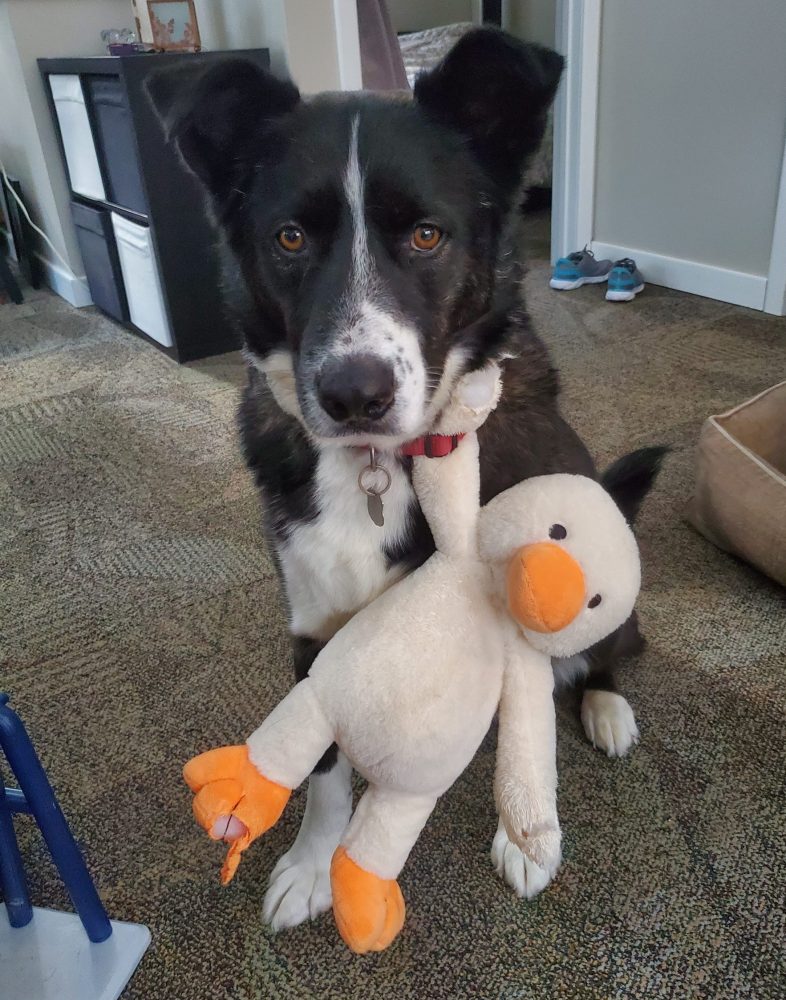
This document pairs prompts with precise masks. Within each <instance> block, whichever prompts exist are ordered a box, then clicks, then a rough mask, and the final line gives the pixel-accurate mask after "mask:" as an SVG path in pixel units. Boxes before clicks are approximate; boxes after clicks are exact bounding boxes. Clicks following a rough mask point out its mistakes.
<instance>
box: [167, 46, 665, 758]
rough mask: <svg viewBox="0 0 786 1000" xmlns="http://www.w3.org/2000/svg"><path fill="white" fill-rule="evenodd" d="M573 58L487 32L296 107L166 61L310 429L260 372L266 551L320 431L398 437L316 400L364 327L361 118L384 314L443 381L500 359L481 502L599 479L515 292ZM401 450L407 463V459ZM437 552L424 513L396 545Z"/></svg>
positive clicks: (192, 159)
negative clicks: (429, 236) (338, 418)
mask: <svg viewBox="0 0 786 1000" xmlns="http://www.w3.org/2000/svg"><path fill="white" fill-rule="evenodd" d="M562 66H563V60H562V58H561V57H560V56H558V55H557V54H556V53H554V52H550V51H549V50H547V49H543V48H541V47H539V46H534V45H526V44H524V43H522V42H519V41H516V40H515V39H512V38H510V37H509V36H506V35H504V34H503V33H501V32H499V31H495V30H477V31H474V32H470V33H469V34H467V35H466V36H464V37H463V38H462V39H461V41H459V42H458V44H457V45H456V46H455V48H454V49H453V50H452V51H451V52H450V53H449V54H448V55H447V56H446V58H445V59H444V60H443V62H442V63H441V64H440V65H439V66H438V67H437V68H435V69H434V70H432V71H430V72H428V73H425V74H423V75H421V76H420V77H419V79H418V81H417V84H416V87H415V94H414V100H411V101H410V100H403V99H402V100H391V99H387V98H385V99H383V98H378V97H375V96H373V95H368V94H365V95H347V96H344V95H342V96H338V95H332V96H323V97H319V98H316V99H314V100H311V101H308V102H306V101H301V99H300V95H299V94H298V91H297V88H296V87H295V86H294V85H293V84H291V83H289V82H285V81H280V80H277V79H276V78H274V77H273V76H272V75H270V74H269V73H266V72H263V71H261V70H259V69H258V68H256V67H254V66H251V65H250V64H248V63H246V62H243V61H242V60H228V61H226V62H224V63H223V64H222V65H220V66H218V67H216V68H214V69H211V70H209V71H208V72H207V73H206V74H205V75H203V76H201V77H199V78H197V79H191V80H190V81H189V86H188V87H187V88H182V87H181V86H179V85H178V86H175V85H173V82H172V78H168V77H166V76H165V75H163V74H162V75H161V76H160V77H159V78H157V79H156V80H155V81H154V83H153V84H152V85H151V87H150V96H151V100H152V101H153V103H154V105H155V106H156V108H157V110H158V112H159V115H160V117H161V119H162V122H163V123H164V127H165V128H166V130H167V133H168V135H169V136H170V138H171V140H172V142H174V143H175V144H176V146H177V148H178V150H179V151H180V154H181V156H182V158H183V159H184V161H185V162H186V164H187V165H188V166H189V168H190V169H191V170H192V171H193V172H194V173H195V174H196V175H197V176H198V177H199V178H200V179H201V180H202V182H203V184H204V185H205V188H206V190H207V191H208V193H209V196H210V205H211V207H212V211H213V214H214V216H215V218H216V220H217V221H218V222H219V223H220V231H221V234H222V236H223V239H224V241H225V244H226V251H227V253H226V268H225V275H226V277H225V285H226V287H225V295H226V299H227V303H228V305H229V307H230V308H231V309H232V311H233V313H234V316H235V318H236V321H237V323H238V326H239V328H240V330H241V331H242V333H243V335H244V339H245V344H246V347H247V350H248V352H249V354H250V356H251V357H252V358H253V359H254V360H255V363H256V364H262V365H264V363H265V360H266V359H267V358H268V357H269V356H270V355H271V353H272V352H279V351H281V352H286V354H287V356H288V357H291V359H292V362H293V372H294V383H295V388H296V393H297V400H298V403H299V405H300V409H301V411H302V418H301V419H302V424H301V421H300V420H299V419H298V418H296V417H293V416H290V415H289V414H288V413H286V412H284V410H282V409H281V407H280V406H279V405H278V403H277V402H276V400H275V399H274V398H273V395H272V393H271V390H270V388H269V385H268V383H267V380H266V379H265V378H264V377H263V376H261V375H260V374H259V373H258V371H256V370H255V368H254V367H253V365H250V366H249V377H248V382H247V385H246V389H245V393H244V398H243V402H242V405H241V409H240V414H239V424H240V431H241V438H242V442H243V448H244V453H245V457H246V461H247V463H248V465H249V467H250V468H251V470H252V471H253V473H254V476H255V481H256V484H257V487H258V488H259V491H260V494H261V497H262V500H263V509H264V511H265V518H266V526H267V529H268V531H269V534H270V537H271V540H272V542H273V548H274V549H275V548H276V547H277V546H280V545H281V544H282V543H283V542H284V541H285V540H286V538H287V534H288V533H289V532H291V531H292V530H293V526H295V525H297V524H300V523H303V522H308V521H312V520H314V519H315V518H317V517H319V514H320V511H319V509H318V506H317V501H316V499H315V496H314V489H313V483H314V473H315V468H316V463H317V458H318V451H317V448H318V447H319V446H318V445H316V444H315V443H314V438H315V436H316V437H318V438H331V439H333V441H335V440H337V439H339V438H340V437H342V436H344V435H346V434H348V433H350V432H351V433H352V434H355V435H357V434H365V433H368V434H371V433H373V434H374V435H376V436H377V437H378V438H379V437H381V438H383V439H385V440H386V441H388V442H390V445H389V448H390V450H391V451H392V449H394V448H395V447H396V445H397V444H400V443H401V442H402V441H403V440H406V437H404V436H403V435H404V434H405V432H406V429H405V428H402V427H397V426H396V424H395V420H394V418H393V417H391V416H388V415H386V416H384V417H382V418H381V419H379V420H375V421H373V426H372V425H371V424H369V426H362V427H359V426H353V427H351V428H349V429H348V428H347V427H343V426H337V425H334V424H333V423H331V421H330V420H328V417H327V415H326V414H325V413H324V412H323V411H321V410H320V408H319V406H318V404H317V403H316V401H315V400H316V398H317V394H316V385H315V383H316V379H317V377H318V371H319V365H320V364H321V363H323V362H324V359H325V358H327V357H330V356H331V352H335V351H336V348H337V347H339V348H340V346H341V338H342V336H345V335H346V334H345V332H342V330H345V329H346V327H347V324H351V323H356V324H357V322H358V318H357V316H354V315H352V314H351V308H352V307H351V305H350V306H347V304H346V297H345V295H344V292H345V290H346V289H347V288H348V286H349V279H350V273H351V267H352V260H353V257H352V254H353V245H352V232H353V230H352V226H353V220H352V216H351V211H350V205H349V204H348V201H347V198H346V196H345V192H344V189H343V179H344V173H345V170H346V165H347V151H348V148H349V137H350V135H351V134H352V131H353V129H355V130H357V135H358V148H359V156H360V158H361V159H362V162H363V171H364V178H365V199H364V212H365V215H364V218H365V225H366V230H367V237H368V246H369V251H370V253H371V254H372V256H373V260H374V266H375V269H376V274H377V278H378V281H377V285H378V288H379V289H380V290H379V292H378V294H379V295H380V302H381V304H382V305H383V306H384V309H385V310H386V311H387V313H389V314H390V315H393V316H396V317H400V318H401V320H402V321H405V322H406V323H407V324H408V325H409V327H410V328H412V329H414V330H416V331H417V336H418V340H419V348H420V351H421V355H422V359H423V361H424V363H425V365H426V366H427V370H428V372H429V373H434V374H435V376H439V375H440V374H441V373H442V371H443V367H444V364H445V360H446V358H447V356H448V354H449V352H451V351H452V350H453V349H455V348H461V349H462V351H463V356H464V358H465V362H464V370H472V369H473V368H476V367H480V366H482V365H484V364H486V363H487V362H488V361H490V360H492V359H494V360H499V361H501V363H502V364H503V368H504V386H505V389H504V394H503V398H502V400H501V401H500V404H499V406H498V408H497V409H496V411H495V412H494V413H493V414H492V415H491V417H490V418H489V419H488V421H487V422H486V424H485V425H484V426H483V427H482V428H481V431H480V442H481V448H480V454H481V494H482V497H481V498H482V501H483V502H484V503H485V502H487V501H488V500H489V499H490V498H492V497H493V496H495V495H496V494H497V493H499V492H501V491H502V490H504V489H506V488H507V487H509V486H511V485H513V484H514V483H516V482H519V481H520V480H522V479H524V478H527V477H529V476H533V475H541V474H544V473H550V472H560V471H561V472H565V471H567V472H577V473H582V474H584V475H590V476H594V475H595V474H596V473H595V468H594V465H593V462H592V459H591V457H590V455H589V453H588V452H587V449H586V448H585V447H584V445H583V443H582V442H581V440H580V439H579V437H578V436H577V435H576V434H575V432H574V431H573V430H572V429H571V428H570V427H569V426H568V425H567V423H565V421H564V420H563V419H562V417H561V415H560V413H559V409H558V405H557V396H558V391H559V383H558V377H557V373H556V371H555V370H554V368H553V367H552V365H551V362H550V359H549V355H548V352H547V350H546V348H545V346H544V344H543V343H542V341H541V340H540V338H539V337H538V336H537V334H536V333H535V332H534V331H533V330H532V328H531V325H530V322H529V318H528V316H527V314H526V312H525V310H524V307H523V305H522V303H521V282H522V277H523V274H524V265H523V261H522V259H521V255H520V246H521V242H522V241H521V234H520V226H521V223H522V217H521V212H520V211H519V206H520V204H521V199H520V191H519V188H520V181H521V177H522V172H523V170H524V167H525V164H526V160H527V158H528V156H530V155H531V154H532V153H533V152H534V151H535V150H536V149H537V146H538V143H539V142H540V140H541V138H542V135H543V130H544V127H545V121H546V113H547V111H548V107H549V105H550V103H551V101H552V99H553V96H554V93H555V90H556V87H557V84H558V82H559V78H560V74H561V71H562ZM184 89H185V96H184V97H182V96H180V95H181V94H182V93H183V91H184ZM424 219H428V220H430V221H431V222H433V223H435V224H437V225H438V226H439V227H440V228H441V229H442V230H443V231H444V232H445V234H446V237H447V238H446V239H445V240H443V241H442V243H441V244H440V245H439V246H438V247H437V249H436V250H435V251H434V252H433V253H428V254H418V253H416V252H414V251H413V248H412V247H411V242H410V236H411V233H412V231H413V227H414V226H416V225H417V224H418V223H419V222H422V221H423V220H424ZM293 222H295V223H297V225H298V227H301V228H302V229H303V230H304V231H305V232H306V234H307V236H308V240H307V244H306V248H305V249H304V250H303V252H302V253H298V254H296V255H292V254H289V255H287V254H282V252H281V248H280V245H278V244H277V242H276V239H275V236H276V233H277V230H280V227H281V226H283V225H286V224H291V223H293ZM348 310H349V312H350V314H349V315H347V311H348ZM362 332H363V331H362V330H361V333H362ZM332 356H335V354H333V355H332ZM429 391H431V390H429ZM425 429H427V428H425V427H424V428H422V429H421V430H419V431H417V433H422V431H423V430H425ZM410 436H414V434H413V432H412V431H411V430H410ZM656 452H657V454H655V453H656ZM636 454H637V455H638V456H639V457H638V458H636V457H629V458H627V459H625V460H622V461H621V462H620V463H617V464H616V465H615V466H613V467H612V469H610V470H609V472H608V473H607V475H606V477H605V479H604V482H605V483H606V484H607V486H608V488H609V489H610V491H611V492H612V493H613V495H614V496H615V498H616V499H617V500H618V502H619V503H620V505H621V506H622V508H623V510H624V511H625V514H626V516H627V517H629V518H630V519H632V518H633V517H634V516H635V513H636V511H637V510H638V506H639V504H640V502H641V499H642V497H643V495H644V493H645V492H646V490H647V489H648V488H649V485H650V484H651V482H652V479H653V478H654V475H655V474H656V472H657V467H658V464H659V461H660V458H661V457H662V451H659V450H658V449H652V450H650V451H645V452H640V453H636ZM642 456H643V457H642ZM393 460H394V459H392V457H391V461H393ZM399 461H401V462H402V464H403V465H404V468H405V469H408V468H409V466H408V464H407V463H408V460H407V459H401V460H399ZM433 547H434V543H433V539H432V537H431V532H430V531H429V529H428V526H427V525H426V522H425V519H424V518H423V515H422V513H421V512H420V511H419V510H416V511H415V512H414V516H413V517H412V518H411V519H410V530H409V535H408V536H407V537H406V538H405V539H404V540H403V541H402V543H401V544H400V545H398V546H396V548H395V550H393V551H387V552H385V553H384V555H385V557H386V558H387V560H388V562H389V563H390V564H391V565H397V566H398V565H403V566H404V567H406V568H407V569H410V568H413V567H415V566H417V565H420V564H421V563H422V562H423V561H424V560H425V559H427V558H428V556H429V555H430V554H431V553H432V551H433ZM640 643H641V639H640V636H639V632H638V626H637V622H636V619H635V616H633V617H632V618H631V619H630V620H629V622H628V623H626V625H625V626H623V628H622V629H620V630H619V631H618V633H615V635H614V636H612V637H610V638H609V639H608V640H605V642H604V643H602V644H599V646H598V647H596V648H595V649H594V650H593V651H591V655H590V662H591V665H592V668H593V669H596V670H597V672H598V675H599V676H607V675H608V676H610V671H611V669H612V666H613V663H614V661H615V660H616V659H617V658H618V657H619V656H621V655H626V654H627V653H628V652H629V651H632V650H634V649H635V648H636V647H637V645H639V644H640ZM320 646H321V643H319V642H318V641H317V640H316V639H309V638H303V637H300V638H297V639H296V640H295V657H296V674H297V676H298V678H300V677H302V676H304V675H305V673H306V672H307V671H308V669H309V667H310V665H311V663H312V662H313V659H314V656H316V653H317V651H318V649H319V648H320ZM604 683H605V682H604ZM333 759H335V754H333V756H332V757H329V758H326V760H325V762H324V766H330V765H331V761H332V760H333Z"/></svg>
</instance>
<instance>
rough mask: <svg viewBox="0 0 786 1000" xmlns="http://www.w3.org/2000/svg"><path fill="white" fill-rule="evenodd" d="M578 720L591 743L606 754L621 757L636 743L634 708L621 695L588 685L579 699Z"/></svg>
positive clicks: (637, 728)
mask: <svg viewBox="0 0 786 1000" xmlns="http://www.w3.org/2000/svg"><path fill="white" fill-rule="evenodd" d="M581 722H582V725H583V726H584V732H585V733H586V734H587V739H588V740H589V741H590V743H592V745H593V746H594V747H595V748H596V749H598V750H602V751H603V752H604V753H606V754H608V755H609V757H624V756H625V754H626V753H627V752H628V750H630V748H631V747H632V746H633V744H634V743H638V742H639V727H638V726H637V725H636V719H635V718H634V716H633V710H632V709H631V707H630V705H629V704H628V703H627V701H625V699H624V698H623V697H622V695H621V694H617V693H616V692H615V691H596V690H595V689H594V688H589V689H588V690H587V691H585V692H584V697H583V698H582V701H581Z"/></svg>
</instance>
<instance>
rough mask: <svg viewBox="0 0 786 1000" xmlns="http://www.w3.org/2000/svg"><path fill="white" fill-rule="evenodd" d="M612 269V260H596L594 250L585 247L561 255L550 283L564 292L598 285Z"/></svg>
mask: <svg viewBox="0 0 786 1000" xmlns="http://www.w3.org/2000/svg"><path fill="white" fill-rule="evenodd" d="M610 271H611V261H610V260H595V255H594V254H593V252H592V251H591V250H588V249H587V248H586V247H584V249H583V250H577V251H576V253H572V254H569V255H568V256H567V257H560V259H559V260H558V261H557V263H556V264H555V265H554V270H553V271H552V274H551V281H549V284H550V285H551V287H552V288H557V289H559V291H563V292H564V291H567V290H568V289H569V288H580V287H581V286H582V285H597V284H599V283H600V282H601V281H605V280H606V279H607V278H608V276H609V272H610Z"/></svg>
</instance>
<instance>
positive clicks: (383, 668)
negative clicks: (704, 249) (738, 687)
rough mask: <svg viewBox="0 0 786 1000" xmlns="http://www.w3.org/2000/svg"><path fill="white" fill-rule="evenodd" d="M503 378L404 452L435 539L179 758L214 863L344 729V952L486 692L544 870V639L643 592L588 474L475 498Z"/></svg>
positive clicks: (372, 935)
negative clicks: (426, 442) (306, 658)
mask: <svg viewBox="0 0 786 1000" xmlns="http://www.w3.org/2000/svg"><path fill="white" fill-rule="evenodd" d="M498 394H499V381H498V373H497V371H496V369H491V370H488V369H487V370H484V371H483V372H480V373H475V374H473V375H472V376H467V377H465V379H464V380H463V381H462V382H461V383H460V384H459V387H458V389H457V391H456V392H455V393H454V397H453V402H452V403H451V404H449V406H448V407H447V410H446V411H445V412H444V413H443V416H442V418H441V423H440V426H439V427H438V428H437V430H438V431H441V433H442V434H443V435H449V434H450V435H456V440H458V435H459V434H460V433H462V432H465V436H464V437H463V439H462V440H460V442H459V443H458V445H457V447H455V449H454V450H452V451H450V453H449V454H447V455H445V456H444V457H441V458H429V457H426V456H425V455H423V456H419V457H415V458H413V484H414V487H415V492H416V494H417V497H418V500H419V501H420V504H421V506H422V508H423V512H424V514H425V516H426V518H427V520H428V523H429V525H430V527H431V530H432V533H433V535H434V541H435V543H436V550H437V551H436V552H435V554H434V555H433V556H432V557H431V558H430V559H429V560H428V561H427V562H426V563H424V564H423V566H421V567H420V568H419V569H417V570H415V571H414V572H413V573H412V574H410V575H409V576H407V577H405V578H404V579H402V580H401V581H399V582H398V583H396V584H395V585H394V586H393V587H391V588H390V589H389V590H387V591H386V592H385V593H384V594H382V595H381V596H380V597H379V598H377V599H376V600H375V601H374V602H373V603H372V604H370V605H369V606H368V607H367V608H365V609H363V610H362V611H360V612H359V613H358V614H356V615H355V616H354V618H352V619H351V620H350V621H349V622H348V624H346V625H345V626H344V627H343V628H342V629H341V630H340V631H339V632H338V633H337V634H336V635H335V636H334V637H333V639H331V640H330V642H329V643H328V644H327V645H326V646H325V648H324V649H323V650H322V651H321V652H320V654H319V655H318V656H317V658H316V660H315V661H314V664H313V666H312V667H311V671H310V673H309V676H308V677H307V678H306V679H305V680H303V681H301V682H300V683H299V684H297V685H296V686H295V688H294V689H293V690H292V691H291V692H290V694H289V695H287V697H286V698H284V700H283V701H282V702H281V703H280V704H279V705H278V706H277V707H276V708H275V709H274V710H273V712H272V713H271V714H270V715H269V716H268V717H267V719H266V720H265V721H264V722H263V723H262V725H261V726H260V727H259V728H258V729H257V730H256V732H254V733H253V734H252V735H251V736H250V737H249V739H248V740H247V742H246V744H245V745H242V746H231V747H222V748H219V749H215V750H210V751H208V752H207V753H203V754H201V755H200V756H198V757H195V758H194V759H192V760H191V761H190V762H189V763H188V764H187V765H186V767H185V770H184V776H185V779H186V781H187V783H188V785H189V787H190V788H191V790H192V791H193V792H195V793H196V794H195V798H194V802H193V806H194V813H195V816H196V818H197V820H198V822H199V823H200V824H201V825H202V826H203V827H204V828H205V830H207V831H208V833H209V834H210V836H211V837H212V838H213V839H217V840H220V839H225V840H227V841H230V842H231V846H230V848H229V853H228V855H227V858H226V861H225V864H224V867H223V869H222V881H223V882H224V883H226V882H228V881H229V880H230V879H231V878H232V876H233V875H234V872H235V870H236V868H237V866H238V864H239V861H240V856H241V852H242V851H244V850H245V849H246V848H247V847H248V846H249V844H250V843H251V842H252V841H253V840H254V839H256V838H257V837H259V836H260V835H261V834H263V833H264V832H265V831H266V830H268V829H269V828H270V827H271V826H272V825H273V824H274V823H275V822H276V821H277V820H278V818H279V816H280V815H281V813H282V812H283V809H284V807H285V805H286V803H287V800H288V799H289V796H290V792H291V790H292V789H293V788H296V787H297V786H298V785H299V784H300V783H301V782H302V781H304V780H305V778H306V777H307V776H308V775H309V773H310V772H311V771H312V769H313V768H314V766H315V764H316V763H317V761H318V760H319V759H320V757H321V756H322V754H323V753H324V752H325V750H326V749H327V748H328V747H329V746H330V744H331V743H333V742H335V743H337V744H338V746H339V747H340V748H341V750H342V751H343V752H344V753H345V754H346V756H347V757H348V758H349V760H350V762H351V763H352V765H353V767H355V769H356V770H357V771H359V772H360V774H361V775H362V776H363V777H364V778H366V780H367V781H368V788H367V789H366V791H365V792H364V794H363V796H362V798H361V799H360V802H359V804H358V806H357V809H356V810H355V812H354V815H353V816H352V819H351V821H350V823H349V825H348V827H347V829H346V831H345V833H344V835H343V837H342V840H341V844H340V846H339V847H338V849H337V851H336V853H335V855H334V857H333V861H332V865H331V887H332V892H333V911H334V915H335V919H336V924H337V926H338V929H339V932H340V934H341V936H342V937H343V939H344V941H345V942H346V943H347V945H348V946H349V947H350V948H351V949H352V950H353V951H355V952H366V951H370V950H381V949H383V948H385V947H387V946H388V945H389V944H390V943H391V941H392V940H393V939H394V938H395V937H396V935H397V934H398V933H399V931H400V930H401V927H402V925H403V921H404V900H403V897H402V895H401V891H400V889H399V886H398V883H397V882H396V878H397V876H398V874H399V872H400V871H401V869H402V867H403V865H404V863H405V861H406V859H407V856H408V855H409V852H410V850H411V849H412V847H413V845H414V844H415V841H416V840H417V838H418V835H419V834H420V831H421V830H422V828H423V826H424V824H425V823H426V820H427V819H428V817H429V815H430V814H431V812H432V810H433V809H434V806H435V804H436V802H437V799H438V798H439V796H440V795H442V793H443V792H444V791H446V789H448V788H449V787H450V786H451V785H452V784H453V782H454V781H455V780H456V778H457V777H458V776H459V775H460V774H461V772H462V771H463V770H464V768H465V767H466V766H467V764H468V763H469V761H470V760H471V758H472V757H473V755H474V754H475V752H476V750H477V749H478V747H479V745H480V743H481V741H482V739H483V737H484V735H485V733H486V732H487V730H488V728H489V726H490V724H491V721H492V718H493V716H494V713H495V712H496V711H497V708H499V738H498V748H497V767H496V775H495V782H494V784H495V798H496V801H497V806H498V809H499V813H500V817H501V819H502V821H503V823H504V825H505V828H506V830H507V833H508V836H509V837H510V839H511V840H512V841H513V843H515V844H517V845H518V846H519V847H520V848H521V850H522V851H523V852H524V854H525V855H526V856H527V857H529V858H530V859H531V860H532V861H534V862H535V863H536V864H537V865H539V866H540V867H541V868H544V869H546V870H547V871H548V872H549V874H553V872H554V871H555V870H556V868H557V866H558V865H559V862H560V838H561V834H560V827H559V822H558V818H557V806H556V790H557V773H556V732H555V728H556V723H555V710H554V704H553V697H552V694H553V683H554V682H553V673H552V668H551V661H550V657H552V656H570V655H572V654H575V653H578V652H580V651H581V650H584V649H587V648H588V647H589V646H590V645H592V644H593V643H595V642H598V641H599V640H600V639H602V638H604V636H606V635H608V634H609V633H610V632H612V631H613V630H614V629H615V628H617V627H618V626H619V625H621V624H622V623H623V622H624V621H625V620H626V618H627V617H628V616H629V614H630V613H631V610H632V609H633V604H634V601H635V599H636V596H637V593H638V588H639V582H640V577H639V572H640V571H639V559H638V550H637V547H636V542H635V540H634V538H633V535H632V533H631V531H630V529H629V527H628V525H627V523H626V521H625V519H624V517H623V516H622V514H621V513H620V511H619V510H618V508H617V507H616V505H615V504H614V502H613V500H612V499H611V498H610V497H609V495H608V494H607V493H606V492H605V491H604V490H603V489H602V487H601V486H600V485H599V484H597V483H596V482H594V481H592V480H590V479H587V478H584V477H582V476H572V475H553V476H543V477H540V478H535V479H529V480H527V481H525V482H523V483H519V484H518V485H516V486H514V487H512V488H511V489H509V490H507V491H505V492H504V493H502V494H500V495H499V496H497V497H496V498H495V499H494V500H492V501H491V502H490V503H489V504H488V505H487V506H486V507H484V508H481V507H480V504H479V499H478V498H479V486H480V474H479V463H478V440H477V435H476V433H475V429H476V428H477V427H478V426H479V425H480V424H481V423H482V422H483V420H484V419H485V417H486V416H487V414H488V413H489V412H490V411H491V409H492V408H493V407H494V406H495V405H496V400H497V397H498ZM454 443H455V442H454ZM442 450H445V449H442Z"/></svg>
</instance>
